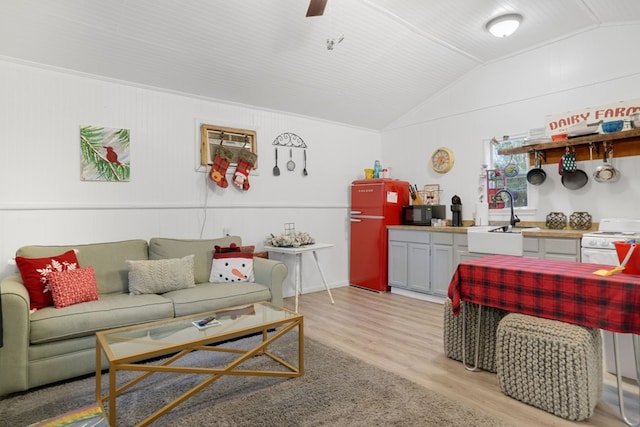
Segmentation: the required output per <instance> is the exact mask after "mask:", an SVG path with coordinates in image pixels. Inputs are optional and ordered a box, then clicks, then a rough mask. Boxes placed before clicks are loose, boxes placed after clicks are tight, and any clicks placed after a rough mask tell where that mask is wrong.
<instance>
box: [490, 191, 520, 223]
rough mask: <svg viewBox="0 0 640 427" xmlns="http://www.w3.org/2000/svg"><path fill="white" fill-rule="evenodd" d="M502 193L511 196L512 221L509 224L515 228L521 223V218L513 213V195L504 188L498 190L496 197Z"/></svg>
mask: <svg viewBox="0 0 640 427" xmlns="http://www.w3.org/2000/svg"><path fill="white" fill-rule="evenodd" d="M500 193H507V194H508V195H509V203H510V205H511V219H510V220H509V224H510V225H511V228H513V227H515V226H516V224H517V223H519V222H520V218H518V216H517V215H516V214H514V213H513V194H511V192H510V191H509V190H507V189H505V188H503V189H501V190H498V191H497V192H496V194H495V195H494V197H497V196H498V194H500Z"/></svg>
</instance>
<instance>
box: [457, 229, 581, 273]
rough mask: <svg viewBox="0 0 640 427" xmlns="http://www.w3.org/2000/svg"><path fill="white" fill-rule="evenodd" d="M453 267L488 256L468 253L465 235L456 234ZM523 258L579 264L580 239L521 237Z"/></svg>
mask: <svg viewBox="0 0 640 427" xmlns="http://www.w3.org/2000/svg"><path fill="white" fill-rule="evenodd" d="M453 246H454V251H455V265H454V268H457V267H458V264H460V263H461V262H464V261H470V260H472V259H476V258H481V257H483V256H487V255H488V254H479V253H475V252H469V248H468V246H467V235H466V234H456V235H455V236H454V245H453ZM522 250H523V256H526V257H531V258H544V259H558V260H563V261H577V262H580V259H581V257H580V239H578V238H574V237H571V238H561V237H532V236H523V239H522Z"/></svg>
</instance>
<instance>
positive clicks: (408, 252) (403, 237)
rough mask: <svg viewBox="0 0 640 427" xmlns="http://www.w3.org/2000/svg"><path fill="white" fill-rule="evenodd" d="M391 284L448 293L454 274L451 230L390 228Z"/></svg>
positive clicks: (440, 293) (433, 292)
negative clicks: (448, 231)
mask: <svg viewBox="0 0 640 427" xmlns="http://www.w3.org/2000/svg"><path fill="white" fill-rule="evenodd" d="M388 247H389V286H393V287H397V288H403V289H408V290H411V291H416V292H423V293H428V294H433V295H438V296H446V294H447V289H448V287H449V282H450V281H451V276H452V275H453V271H454V266H453V236H452V233H438V232H429V231H421V230H393V229H392V230H389V246H388Z"/></svg>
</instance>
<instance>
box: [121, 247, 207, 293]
mask: <svg viewBox="0 0 640 427" xmlns="http://www.w3.org/2000/svg"><path fill="white" fill-rule="evenodd" d="M193 259H194V255H187V256H186V257H183V258H170V259H159V260H148V261H147V260H144V261H132V260H127V265H128V267H129V293H131V294H132V295H140V294H163V293H165V292H169V291H175V290H178V289H185V288H194V287H195V286H196V284H195V280H194V278H193Z"/></svg>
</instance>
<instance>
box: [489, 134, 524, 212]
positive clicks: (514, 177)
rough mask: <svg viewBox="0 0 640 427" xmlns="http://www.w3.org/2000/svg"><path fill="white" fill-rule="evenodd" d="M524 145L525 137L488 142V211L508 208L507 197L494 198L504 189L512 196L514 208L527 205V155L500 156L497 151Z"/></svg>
mask: <svg viewBox="0 0 640 427" xmlns="http://www.w3.org/2000/svg"><path fill="white" fill-rule="evenodd" d="M524 143H525V136H524V135H518V136H511V137H508V136H506V137H504V138H503V139H502V141H498V140H496V139H495V138H493V139H492V140H491V141H490V142H489V144H488V145H489V170H488V171H487V200H488V202H489V209H502V208H504V207H505V206H508V203H507V200H508V196H507V195H506V194H500V195H498V196H497V198H496V197H495V196H494V194H496V193H497V192H498V190H500V189H503V188H506V189H507V190H509V192H511V194H512V195H513V199H514V203H513V207H514V208H524V207H527V206H528V205H529V195H528V192H527V170H528V168H529V155H528V154H527V153H523V154H515V155H506V156H503V155H500V154H498V150H502V149H505V148H514V147H521V146H522V145H524Z"/></svg>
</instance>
